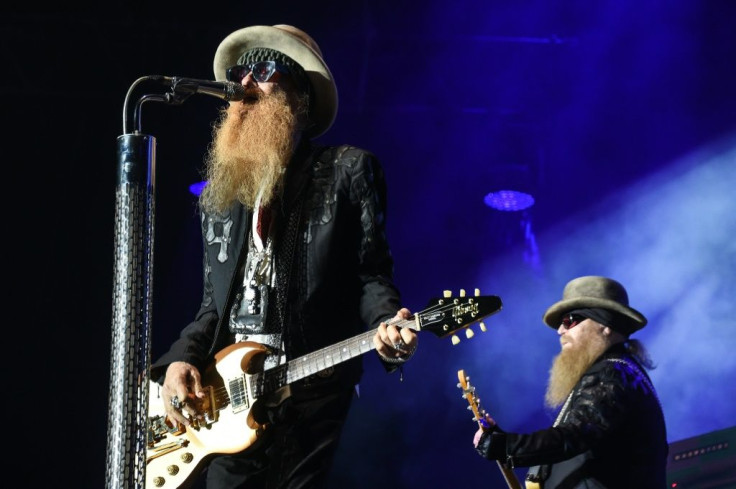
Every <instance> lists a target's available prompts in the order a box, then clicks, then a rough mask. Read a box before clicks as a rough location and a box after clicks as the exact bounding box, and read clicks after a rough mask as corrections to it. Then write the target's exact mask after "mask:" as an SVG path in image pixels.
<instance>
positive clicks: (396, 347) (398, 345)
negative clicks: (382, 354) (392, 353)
mask: <svg viewBox="0 0 736 489" xmlns="http://www.w3.org/2000/svg"><path fill="white" fill-rule="evenodd" d="M405 346H406V343H404V341H403V340H399V341H398V343H394V350H403V349H404V347H405Z"/></svg>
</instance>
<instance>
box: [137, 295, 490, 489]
mask: <svg viewBox="0 0 736 489" xmlns="http://www.w3.org/2000/svg"><path fill="white" fill-rule="evenodd" d="M501 307H502V303H501V299H500V298H499V297H497V296H481V295H480V293H479V291H478V290H477V289H476V291H475V296H473V297H466V296H465V293H464V291H461V293H460V296H458V297H452V296H451V294H450V293H449V292H445V294H444V297H443V298H441V299H432V300H430V302H429V305H428V306H427V308H425V309H424V310H422V311H420V312H418V313H415V314H413V316H412V317H411V318H410V319H402V320H399V321H391V322H390V324H395V325H396V326H398V327H405V328H411V329H413V330H415V331H429V332H431V333H434V334H435V335H436V336H438V337H440V338H443V337H445V336H449V335H452V334H454V333H455V332H457V331H459V330H461V329H464V328H468V327H469V326H470V325H471V324H472V323H474V322H476V321H480V320H481V319H483V318H485V317H487V316H490V315H492V314H494V313H496V312H498V311H500V310H501ZM481 329H482V330H485V326H484V325H483V324H482V323H481ZM376 331H377V330H375V329H374V330H371V331H366V332H364V333H362V334H360V335H358V336H355V337H352V338H348V339H346V340H343V341H341V342H339V343H337V344H335V345H332V346H328V347H325V348H322V349H321V350H317V351H315V352H312V353H308V354H307V355H304V356H301V357H298V358H295V359H293V360H290V361H288V362H286V363H285V364H283V365H280V366H278V367H275V368H271V369H268V370H262V369H260V368H259V365H262V363H263V362H262V359H263V358H264V357H265V354H266V353H267V349H266V347H265V346H263V345H260V344H258V343H254V342H247V341H245V342H241V343H235V344H233V345H230V346H228V347H227V348H224V349H222V350H221V351H219V352H218V353H217V354H216V355H215V362H214V363H213V364H212V365H210V366H209V367H208V368H207V369H206V370H205V372H204V373H203V375H202V384H203V385H204V386H206V387H205V391H206V393H207V396H206V397H205V398H204V399H198V400H196V401H193V402H197V406H196V407H197V408H198V410H199V411H200V412H202V413H204V416H203V419H191V421H192V425H191V426H188V427H185V426H183V425H179V424H176V425H174V424H172V423H171V421H170V420H169V419H168V418H167V417H166V415H165V413H164V406H163V402H162V398H161V395H160V386H159V385H158V384H157V383H155V382H151V383H150V394H149V412H148V430H147V447H146V470H145V472H146V477H145V480H146V485H145V487H146V488H147V489H151V488H160V487H163V488H165V489H169V488H178V487H182V486H184V485H185V484H186V485H188V484H190V483H191V482H193V481H194V479H195V478H196V477H195V476H196V475H197V474H198V473H199V472H201V470H202V469H203V468H204V465H205V461H206V460H207V459H208V458H209V457H210V456H212V455H215V454H225V453H237V452H241V451H243V450H246V449H247V448H249V447H250V446H251V445H253V444H254V443H255V442H256V440H257V439H258V437H259V436H260V435H261V434H262V433H263V432H264V430H265V429H267V428H268V427H267V425H265V424H260V423H259V422H258V421H257V420H256V418H257V416H255V413H256V412H257V411H258V409H259V406H262V405H263V404H268V405H275V404H278V403H279V402H281V401H282V400H283V399H285V398H286V397H288V396H289V393H290V390H289V385H290V384H291V383H293V382H296V381H297V380H300V379H303V378H305V377H308V376H311V375H314V374H318V373H319V372H322V371H324V370H326V369H328V368H330V367H332V366H334V365H337V364H339V363H342V362H345V361H347V360H350V359H351V358H354V357H357V356H359V355H362V354H364V353H366V352H369V351H371V350H373V349H374V348H375V347H374V346H373V336H374V335H375V333H376ZM467 333H471V330H470V329H468V330H467ZM468 337H471V334H468ZM455 339H456V338H455V337H454V338H453V340H455ZM453 343H455V341H453Z"/></svg>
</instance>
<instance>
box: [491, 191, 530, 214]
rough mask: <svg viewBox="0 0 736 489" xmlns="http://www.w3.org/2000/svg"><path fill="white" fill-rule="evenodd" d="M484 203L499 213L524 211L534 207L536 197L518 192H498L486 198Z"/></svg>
mask: <svg viewBox="0 0 736 489" xmlns="http://www.w3.org/2000/svg"><path fill="white" fill-rule="evenodd" d="M483 202H485V204H486V205H487V206H488V207H490V208H491V209H496V210H499V211H509V212H513V211H523V210H524V209H528V208H529V207H531V206H533V205H534V197H532V195H531V194H528V193H526V192H520V191H518V190H498V191H496V192H490V193H489V194H487V195H486V196H485V198H484V199H483Z"/></svg>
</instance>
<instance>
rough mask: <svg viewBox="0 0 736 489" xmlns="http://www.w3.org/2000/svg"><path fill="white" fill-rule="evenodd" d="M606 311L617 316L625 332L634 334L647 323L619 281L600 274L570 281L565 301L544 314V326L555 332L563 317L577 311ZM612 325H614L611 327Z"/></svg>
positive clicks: (565, 290)
mask: <svg viewBox="0 0 736 489" xmlns="http://www.w3.org/2000/svg"><path fill="white" fill-rule="evenodd" d="M593 308H599V309H606V310H608V311H611V312H613V313H616V315H617V316H618V318H620V319H621V320H623V322H624V323H625V325H621V326H624V327H623V328H618V329H623V330H624V331H622V332H624V333H626V334H631V333H633V332H634V331H638V330H640V329H641V328H643V327H644V326H646V324H647V318H645V317H644V315H643V314H642V313H640V312H639V311H637V310H636V309H634V308H632V307H629V295H628V294H627V293H626V289H625V288H624V286H623V285H621V284H620V283H619V282H617V281H615V280H613V279H610V278H606V277H600V276H597V275H587V276H585V277H578V278H576V279H573V280H570V281H569V282H568V283H567V285H565V289H564V290H563V292H562V300H561V301H559V302H556V303H554V304H552V305H551V306H550V307H549V309H547V311H546V312H545V313H544V317H543V319H544V323H545V324H546V325H547V326H549V327H551V328H554V329H557V328H559V327H560V323H561V322H562V316H563V315H564V314H565V313H567V312H570V311H573V310H575V309H593ZM609 326H610V325H609Z"/></svg>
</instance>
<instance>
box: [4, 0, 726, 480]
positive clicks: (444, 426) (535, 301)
mask: <svg viewBox="0 0 736 489" xmlns="http://www.w3.org/2000/svg"><path fill="white" fill-rule="evenodd" d="M735 19H736V4H734V3H733V2H729V1H707V0H705V1H702V0H678V1H671V2H656V1H644V2H642V1H634V0H617V1H599V2H583V1H561V2H546V1H541V0H530V1H521V2H519V1H495V0H493V1H481V0H461V1H458V2H438V1H434V0H431V1H424V2H419V1H414V2H407V1H385V0H375V1H369V0H364V1H355V2H337V1H326V0H323V1H312V2H291V1H283V2H269V3H268V4H266V3H263V4H254V5H250V6H248V5H241V4H240V3H239V4H237V5H227V4H211V5H204V4H201V3H200V4H197V5H179V4H174V3H171V2H167V3H164V2H156V3H150V2H142V1H138V2H122V1H117V2H106V3H104V5H103V4H102V3H100V5H99V6H97V5H84V4H77V5H74V4H68V3H65V4H63V5H54V6H44V5H42V4H38V3H34V4H32V5H31V4H30V3H29V4H28V5H16V6H14V7H9V6H6V7H3V8H2V16H1V17H0V26H1V28H0V56H1V57H0V63H1V66H2V67H3V69H2V73H3V76H2V81H0V94H1V96H2V114H3V131H2V142H3V144H2V147H3V156H4V158H3V159H4V168H5V169H6V184H5V187H6V192H5V199H4V200H5V202H6V205H5V207H6V217H5V222H6V226H5V229H6V231H5V233H4V235H5V237H6V240H5V241H6V242H5V249H6V250H7V251H6V260H7V261H8V262H9V264H10V266H9V267H8V273H7V275H6V277H7V279H6V281H7V284H6V290H8V293H6V301H5V304H6V308H7V309H8V310H9V311H10V312H11V314H10V317H9V318H8V320H7V321H6V322H5V331H7V332H9V333H10V335H9V336H8V339H7V341H6V343H5V346H6V349H7V351H9V352H10V356H9V357H8V361H7V362H6V365H7V369H6V370H7V373H8V375H7V376H6V386H7V392H8V395H7V399H8V401H7V402H6V406H7V408H6V412H8V408H9V416H8V415H6V419H7V422H8V423H9V424H11V428H12V430H11V433H13V435H12V438H13V440H14V441H15V440H18V441H21V443H20V444H13V447H12V448H9V449H10V450H11V451H13V452H15V454H14V456H13V459H14V460H17V464H13V468H15V469H16V470H17V471H18V472H19V474H20V476H21V477H22V478H23V480H24V486H25V487H76V488H99V487H101V486H102V485H103V484H104V483H105V453H106V449H107V440H106V429H107V427H106V424H107V407H108V406H107V402H108V397H107V396H108V389H109V387H108V384H107V381H108V378H109V368H110V333H111V316H112V284H113V256H114V249H113V229H114V219H115V217H114V216H115V185H116V182H115V171H116V165H117V160H116V153H115V151H116V139H117V137H118V136H120V135H121V134H123V132H124V129H123V127H122V112H123V102H124V99H125V95H126V92H127V90H128V88H129V87H130V86H131V84H132V83H133V82H134V80H136V79H137V78H138V77H141V76H144V75H152V74H159V75H167V76H186V77H191V78H201V79H211V78H212V76H213V75H212V59H213V56H214V52H215V50H216V48H217V45H218V44H219V42H220V40H221V39H222V38H223V37H225V36H226V35H227V34H229V33H230V32H232V31H233V30H236V29H238V28H241V27H245V26H247V25H254V24H266V25H272V24H277V23H287V24H293V25H296V26H298V27H300V28H302V29H304V30H306V31H307V32H308V33H310V34H311V35H312V36H313V37H314V38H315V39H316V40H317V42H318V43H319V45H320V47H321V49H322V51H323V53H324V55H325V58H326V60H327V62H328V64H329V66H330V68H331V70H332V72H333V74H334V76H335V79H336V80H337V83H338V89H339V96H340V108H339V115H338V118H337V120H336V123H335V125H334V127H333V128H332V129H331V130H330V131H329V132H328V133H327V134H325V135H324V136H322V137H321V138H320V142H325V143H335V144H339V143H351V144H353V145H356V146H361V147H364V148H366V149H369V150H371V151H373V152H375V153H376V154H377V155H378V156H379V158H380V159H381V161H382V163H383V164H384V167H385V170H386V175H387V179H388V185H389V192H390V197H389V214H388V233H389V239H390V241H391V244H392V247H393V251H394V256H395V259H396V280H397V282H398V284H399V285H400V287H401V289H402V292H403V295H404V300H405V303H406V305H407V306H408V307H409V308H411V309H412V310H415V311H418V310H420V309H422V308H424V307H425V305H426V304H427V302H428V301H429V299H430V298H433V297H438V296H440V295H441V293H442V291H443V290H445V289H448V290H451V291H453V293H454V294H458V293H459V291H460V289H466V290H467V291H468V293H472V291H473V289H474V288H476V287H477V288H479V289H480V290H481V292H482V293H484V294H493V295H499V296H500V297H501V298H502V299H503V301H504V309H503V311H501V312H500V313H499V314H498V315H496V316H493V317H492V318H489V320H487V321H486V325H487V326H488V332H486V333H482V334H481V333H480V332H479V330H478V329H477V328H475V327H473V329H474V331H476V336H475V337H474V338H473V339H472V340H467V339H463V341H461V342H460V344H458V345H454V346H453V345H452V344H451V342H450V340H449V338H444V339H439V338H436V337H434V336H433V335H430V334H427V335H424V334H420V335H421V336H420V344H421V347H420V349H419V351H418V352H417V354H416V356H415V358H414V359H413V360H412V363H411V364H409V365H407V367H406V369H405V372H404V380H403V382H399V380H398V376H397V375H391V376H387V375H386V374H384V373H383V371H382V370H381V369H380V367H379V366H378V363H377V361H376V359H375V358H374V356H373V354H369V355H366V356H365V365H366V375H365V377H364V381H363V383H362V384H361V397H360V398H359V399H358V400H356V402H355V404H354V408H353V411H352V414H351V418H350V421H349V423H348V425H347V426H346V431H345V437H344V442H343V444H342V446H341V449H340V454H339V456H338V459H337V461H336V465H335V469H334V471H333V476H332V479H331V483H332V486H333V487H351V488H369V487H377V486H381V487H401V488H419V487H423V488H424V487H432V488H451V487H458V486H461V485H467V484H471V483H475V484H481V485H483V486H486V487H503V484H504V483H503V480H502V479H501V477H500V475H499V472H498V470H497V468H496V467H495V464H493V463H489V462H486V461H484V460H482V459H480V457H478V456H477V455H476V454H475V452H474V450H473V449H472V445H471V441H472V436H473V433H474V431H475V425H474V423H473V422H472V421H471V419H470V413H469V412H468V411H466V404H467V403H466V402H465V401H464V400H463V399H462V398H461V396H460V394H461V393H460V391H459V390H458V389H457V387H456V385H455V384H456V382H457V371H458V370H459V369H465V370H466V372H467V373H468V374H470V375H471V377H472V378H473V383H474V384H475V385H476V386H478V389H479V391H480V393H481V394H482V399H483V403H482V404H483V405H484V407H486V408H487V409H488V410H489V411H490V412H491V413H492V414H493V415H494V417H495V418H496V419H497V420H498V422H499V423H500V424H501V426H503V427H504V428H505V429H507V430H516V431H531V430H534V429H540V428H543V427H545V426H547V425H549V424H550V423H551V422H552V420H553V414H552V413H549V412H546V411H545V410H544V408H543V404H542V398H543V394H544V387H545V381H546V375H547V369H548V367H549V364H550V360H551V358H552V356H553V355H554V354H555V353H556V351H557V350H558V346H557V340H556V336H555V334H554V332H553V331H552V330H550V329H549V328H546V327H544V326H543V324H542V321H541V316H542V313H543V312H544V310H545V309H546V308H547V307H548V306H549V305H550V304H552V303H553V302H555V301H557V300H558V299H559V298H560V296H561V293H562V288H563V287H564V285H565V283H566V282H567V281H568V280H570V279H572V278H574V277H576V276H579V275H587V274H599V275H607V276H611V277H613V278H616V279H618V280H620V281H621V282H623V283H624V284H625V285H626V287H627V289H628V290H629V294H630V298H631V304H632V306H633V307H635V308H636V309H638V310H640V311H642V312H643V313H644V314H645V315H646V316H647V317H648V318H649V320H650V325H649V326H648V327H647V328H645V329H644V330H642V331H641V332H640V333H638V334H637V336H636V337H638V338H639V339H641V340H642V341H644V342H645V343H646V344H647V345H648V346H649V348H650V350H651V353H652V356H653V357H654V359H655V361H656V362H657V363H658V368H657V369H656V370H654V371H653V372H652V377H653V380H654V383H655V385H656V386H657V388H658V391H659V395H660V398H661V401H662V405H663V408H664V411H665V415H666V418H667V423H668V437H669V439H670V441H675V440H681V439H684V438H689V437H693V436H696V435H699V434H702V433H707V432H711V431H714V430H720V429H723V428H726V427H729V426H732V425H733V424H734V419H736V408H734V404H733V402H732V397H733V393H732V391H733V385H734V382H735V381H736V360H734V355H733V350H734V348H736V333H735V332H734V331H735V328H734V320H733V317H734V314H735V313H736V306H735V305H734V299H733V290H734V289H735V286H736V247H735V245H734V242H733V236H734V233H735V232H736V218H735V217H734V216H735V215H736V213H735V212H734V211H735V210H736V209H734V207H735V206H734V197H733V186H734V184H736V157H735V154H736V153H735V150H734V146H736V137H735V136H736V133H735V132H734V131H735V130H736V95H735V94H734V87H735V86H736V67H735V63H734V60H735V59H736V26H735V25H734V24H735V23H736V20H735ZM147 88H148V89H149V90H150V92H155V93H159V92H160V87H156V86H148V87H147ZM220 104H221V102H220V101H219V100H217V99H215V98H212V97H206V96H195V97H192V98H190V99H189V100H187V102H186V103H184V104H183V105H181V106H176V107H172V106H165V105H162V104H146V105H145V106H144V109H143V119H142V121H143V123H142V131H143V132H144V133H147V134H151V135H153V136H155V137H156V141H157V158H156V162H157V168H156V187H155V188H156V195H155V196H156V223H155V224H156V226H155V231H156V236H155V248H154V255H155V258H154V281H153V284H154V290H153V292H154V295H153V306H154V309H153V321H152V334H153V345H152V349H153V352H152V353H153V355H154V356H156V355H157V354H159V353H160V352H161V351H163V349H164V348H165V347H166V346H167V345H168V343H169V342H170V341H172V340H173V338H175V337H176V335H177V334H178V331H179V329H180V328H181V327H182V326H183V325H185V324H186V323H187V322H188V321H189V320H190V318H191V317H192V315H193V313H194V312H195V311H196V309H197V307H198V303H199V299H200V297H201V278H200V273H201V270H200V257H201V243H200V236H199V230H198V224H197V221H196V218H195V215H194V203H195V198H194V196H193V195H192V194H191V193H190V192H189V185H190V184H192V183H195V182H197V181H199V177H200V173H199V172H200V170H201V161H202V156H203V154H204V151H205V148H206V145H207V143H208V141H209V136H210V128H211V122H212V121H213V119H214V118H215V116H216V114H217V110H218V108H219V107H220ZM509 185H523V186H524V187H525V188H526V189H527V190H528V191H530V192H531V193H532V194H533V195H534V196H535V199H536V202H535V205H534V206H533V207H531V208H529V209H527V210H526V211H523V212H500V211H496V210H493V209H491V208H489V207H487V206H485V205H484V203H483V198H484V196H485V195H486V194H487V193H488V192H490V191H491V190H494V189H498V188H499V187H504V186H509ZM326 313H328V312H326ZM17 386H20V389H17V388H16V387H17ZM729 391H730V392H731V393H730V394H729V393H728V392H729ZM19 394H20V395H19ZM27 406H30V407H31V408H30V409H27ZM519 474H520V475H522V474H523V470H521V469H520V470H519Z"/></svg>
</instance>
